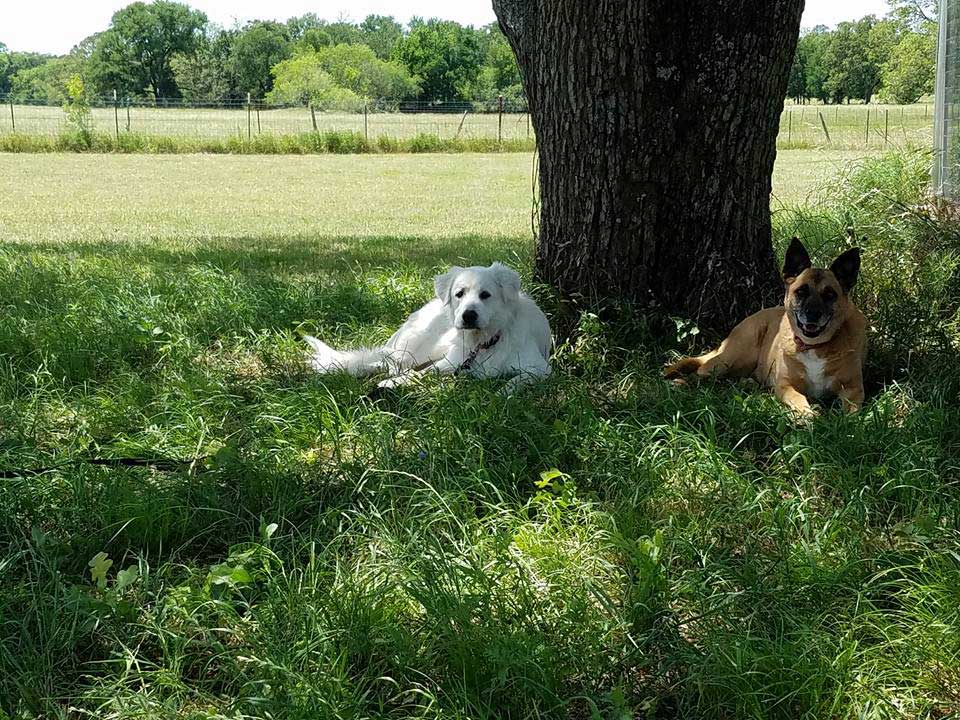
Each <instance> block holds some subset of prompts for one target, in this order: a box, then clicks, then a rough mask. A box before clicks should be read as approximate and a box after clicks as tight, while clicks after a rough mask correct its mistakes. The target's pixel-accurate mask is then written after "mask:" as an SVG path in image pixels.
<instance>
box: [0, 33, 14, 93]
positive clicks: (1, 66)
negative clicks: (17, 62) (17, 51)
mask: <svg viewBox="0 0 960 720" xmlns="http://www.w3.org/2000/svg"><path fill="white" fill-rule="evenodd" d="M12 81H13V64H12V63H11V62H10V53H9V52H8V51H7V46H6V45H4V44H3V43H2V42H0V94H6V93H8V92H10V84H11V82H12Z"/></svg>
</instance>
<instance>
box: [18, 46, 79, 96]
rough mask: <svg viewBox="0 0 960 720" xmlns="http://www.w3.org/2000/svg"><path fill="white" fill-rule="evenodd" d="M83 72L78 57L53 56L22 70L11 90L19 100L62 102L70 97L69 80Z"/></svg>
mask: <svg viewBox="0 0 960 720" xmlns="http://www.w3.org/2000/svg"><path fill="white" fill-rule="evenodd" d="M82 72H83V67H82V64H81V63H80V61H79V60H78V59H77V58H76V57H73V56H71V55H65V56H63V57H58V58H51V59H49V60H47V61H46V62H44V63H42V64H40V65H33V66H31V67H27V68H25V69H22V70H20V71H19V72H18V73H17V74H16V75H15V76H14V78H13V84H12V86H11V88H10V92H11V94H12V95H13V96H14V97H15V98H16V99H17V100H36V101H41V102H49V103H54V104H62V103H63V102H65V101H66V100H67V99H68V92H67V84H68V82H69V81H70V79H71V78H73V77H78V76H80V75H81V74H82Z"/></svg>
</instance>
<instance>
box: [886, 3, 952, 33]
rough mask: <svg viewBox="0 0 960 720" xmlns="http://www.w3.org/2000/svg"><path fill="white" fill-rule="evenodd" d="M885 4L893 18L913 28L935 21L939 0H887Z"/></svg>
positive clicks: (938, 10) (916, 28)
mask: <svg viewBox="0 0 960 720" xmlns="http://www.w3.org/2000/svg"><path fill="white" fill-rule="evenodd" d="M887 5H889V6H890V16H891V17H892V18H893V19H894V20H896V21H898V22H900V23H902V24H903V25H904V26H906V27H908V28H910V29H913V30H919V29H920V28H922V27H923V26H924V25H927V24H929V23H935V22H937V18H939V17H940V2H939V0H887Z"/></svg>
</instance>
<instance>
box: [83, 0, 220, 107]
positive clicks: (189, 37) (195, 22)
mask: <svg viewBox="0 0 960 720" xmlns="http://www.w3.org/2000/svg"><path fill="white" fill-rule="evenodd" d="M206 23H207V16H206V15H204V14H203V13H202V12H200V11H198V10H191V9H190V8H189V7H188V6H187V5H183V4H181V3H177V2H170V1H169V0H155V2H152V3H150V4H147V3H143V2H135V3H132V4H130V5H128V6H127V7H125V8H123V9H122V10H118V11H117V12H115V13H114V14H113V18H112V19H111V21H110V28H109V29H108V30H106V31H105V32H104V33H102V34H101V35H100V37H99V38H98V39H97V42H96V46H95V48H94V50H93V53H92V55H91V58H90V65H91V68H90V69H91V75H92V77H93V80H94V82H95V83H96V85H97V87H98V90H99V92H109V91H110V90H114V89H115V90H118V91H120V92H123V93H130V94H139V93H141V92H143V91H144V90H148V91H149V92H151V93H153V95H154V97H156V98H161V97H177V96H178V95H179V93H178V90H177V84H176V81H175V80H174V74H173V68H172V67H171V61H172V60H173V57H174V55H176V54H177V53H190V52H192V51H193V50H194V47H195V46H196V43H197V41H198V40H199V39H200V37H201V31H202V30H203V28H204V26H205V25H206Z"/></svg>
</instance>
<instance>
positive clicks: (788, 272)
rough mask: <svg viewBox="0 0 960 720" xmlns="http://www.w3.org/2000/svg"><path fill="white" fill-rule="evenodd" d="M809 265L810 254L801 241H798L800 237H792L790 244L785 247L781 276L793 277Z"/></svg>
mask: <svg viewBox="0 0 960 720" xmlns="http://www.w3.org/2000/svg"><path fill="white" fill-rule="evenodd" d="M810 265H811V263H810V255H809V254H808V253H807V249H806V248H805V247H804V246H803V243H802V242H800V238H798V237H794V238H792V239H791V240H790V246H789V247H788V248H787V254H786V255H785V256H784V258H783V277H784V278H795V277H797V275H799V274H800V273H802V272H803V271H804V270H806V269H807V268H808V267H810Z"/></svg>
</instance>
